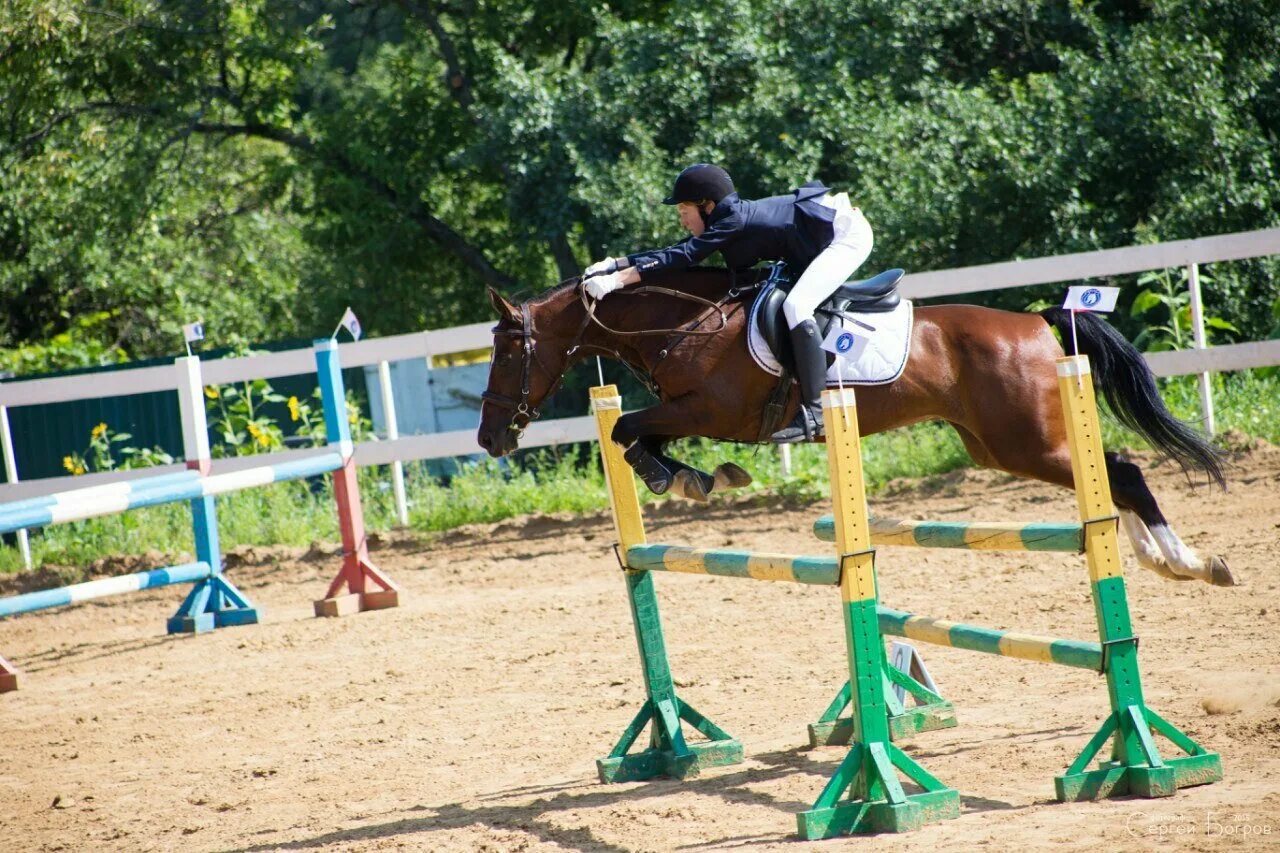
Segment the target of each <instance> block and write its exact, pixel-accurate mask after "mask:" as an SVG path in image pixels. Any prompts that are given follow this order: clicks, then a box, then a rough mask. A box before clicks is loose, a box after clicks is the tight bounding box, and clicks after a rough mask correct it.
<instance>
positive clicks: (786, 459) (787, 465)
mask: <svg viewBox="0 0 1280 853" xmlns="http://www.w3.org/2000/svg"><path fill="white" fill-rule="evenodd" d="M778 454H779V455H780V456H782V476H784V477H790V476H791V445H789V444H779V445H778Z"/></svg>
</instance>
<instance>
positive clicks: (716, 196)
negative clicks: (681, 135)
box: [662, 163, 734, 204]
mask: <svg viewBox="0 0 1280 853" xmlns="http://www.w3.org/2000/svg"><path fill="white" fill-rule="evenodd" d="M731 192H734V188H733V178H731V177H729V173H728V172H726V171H725V170H724V169H721V168H720V167H719V166H713V165H711V164H710V163H694V164H693V165H692V166H690V167H689V168H687V169H685V170H684V171H683V172H681V173H680V174H679V175H677V176H676V184H675V186H674V187H673V188H672V190H671V195H669V196H667V197H666V198H665V199H663V200H662V203H663V204H679V203H680V202H682V201H689V202H699V201H702V200H703V199H710V200H711V201H714V202H715V203H716V204H719V203H720V200H721V199H722V198H724V197H725V196H727V195H729V193H731Z"/></svg>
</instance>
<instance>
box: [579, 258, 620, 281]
mask: <svg viewBox="0 0 1280 853" xmlns="http://www.w3.org/2000/svg"><path fill="white" fill-rule="evenodd" d="M617 271H618V261H617V260H616V259H615V258H605V259H604V260H603V261H597V262H596V263H594V264H592V265H591V266H589V267H587V270H586V272H584V273H583V276H584V277H585V278H591V277H592V276H595V275H603V274H604V273H611V272H617Z"/></svg>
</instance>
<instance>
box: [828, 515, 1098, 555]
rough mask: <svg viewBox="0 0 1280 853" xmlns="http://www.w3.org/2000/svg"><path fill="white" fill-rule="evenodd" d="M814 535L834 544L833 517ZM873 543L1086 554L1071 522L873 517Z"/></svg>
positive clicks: (1078, 532) (1076, 526)
mask: <svg viewBox="0 0 1280 853" xmlns="http://www.w3.org/2000/svg"><path fill="white" fill-rule="evenodd" d="M813 533H814V535H815V536H817V537H818V538H819V539H821V540H822V541H823V542H834V541H835V537H836V534H835V522H834V521H833V520H832V517H831V516H829V515H824V516H823V517H822V518H820V519H818V520H817V521H815V522H814V523H813ZM871 541H872V542H874V543H875V544H877V545H906V546H911V547H916V548H964V549H968V550H970V551H1061V552H1064V553H1068V554H1079V553H1082V552H1083V551H1084V534H1083V533H1082V532H1081V528H1080V525H1079V524H1077V523H1071V522H1062V523H1054V522H1026V523H1019V522H985V521H903V520H902V519H897V518H877V517H873V518H872V519H871Z"/></svg>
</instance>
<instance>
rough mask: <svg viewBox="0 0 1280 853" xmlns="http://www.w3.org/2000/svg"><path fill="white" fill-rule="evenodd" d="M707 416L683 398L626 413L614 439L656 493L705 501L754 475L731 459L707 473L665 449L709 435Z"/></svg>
mask: <svg viewBox="0 0 1280 853" xmlns="http://www.w3.org/2000/svg"><path fill="white" fill-rule="evenodd" d="M704 419H705V414H704V410H703V409H702V408H700V407H698V406H696V404H695V402H694V401H692V400H691V399H690V398H688V397H684V398H680V399H678V400H673V401H669V402H666V403H662V404H660V405H657V406H653V407H651V408H648V409H642V410H641V411H638V412H632V413H631V414H627V415H623V416H622V417H621V418H619V419H618V423H617V425H616V426H615V427H614V430H613V435H612V438H613V441H614V442H616V443H617V444H619V445H622V446H623V447H626V448H627V450H626V453H625V454H624V458H625V459H626V460H627V462H628V464H630V465H631V467H632V468H633V469H634V470H635V472H636V473H637V474H638V475H639V476H640V479H641V480H643V481H644V483H645V485H646V486H648V487H649V489H650V491H652V492H653V493H654V494H663V493H665V492H667V491H671V492H672V494H676V495H679V496H681V497H684V498H688V499H690V500H695V501H701V502H705V501H706V500H707V497H708V495H709V494H710V493H711V492H712V491H714V490H716V489H726V488H739V487H741V486H746V485H749V484H750V483H751V475H750V474H748V473H747V472H746V471H744V470H743V469H742V468H741V467H739V466H737V465H734V464H733V463H731V462H728V463H724V464H722V465H720V466H719V467H717V468H716V470H715V473H714V475H712V474H707V473H705V472H703V471H699V470H698V469H697V468H694V467H692V466H690V465H687V464H685V463H684V462H681V461H679V460H677V459H674V458H672V457H671V456H668V455H667V454H666V453H665V452H664V450H663V447H664V445H665V444H666V443H667V442H668V441H671V440H673V439H676V438H685V437H691V436H703V437H709V436H708V435H707V426H708V425H707V424H704V423H703V420H704Z"/></svg>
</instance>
